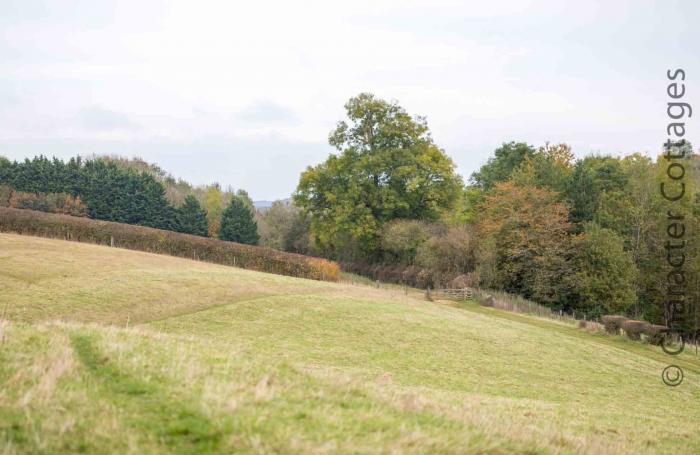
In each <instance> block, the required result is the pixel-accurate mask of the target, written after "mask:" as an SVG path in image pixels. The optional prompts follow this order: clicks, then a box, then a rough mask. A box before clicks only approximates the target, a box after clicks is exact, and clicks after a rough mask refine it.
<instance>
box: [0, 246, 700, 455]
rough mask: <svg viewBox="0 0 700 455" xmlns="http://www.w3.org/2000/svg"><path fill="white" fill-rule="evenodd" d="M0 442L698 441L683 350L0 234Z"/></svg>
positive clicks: (495, 450) (540, 444)
mask: <svg viewBox="0 0 700 455" xmlns="http://www.w3.org/2000/svg"><path fill="white" fill-rule="evenodd" d="M0 315H1V316H2V318H1V320H0V329H1V331H2V334H1V335H0V340H1V341H0V453H2V454H19V453H46V454H49V453H50V454H55V453H76V452H85V453H232V452H241V453H483V454H501V453H523V454H533V453H551V454H570V453H571V454H573V453H584V454H598V453H616V454H618V453H619V454H640V453H676V454H685V453H687V454H693V453H699V452H700V432H699V431H698V430H697V428H698V425H697V422H699V421H700V405H698V403H700V386H699V380H700V360H698V358H697V357H695V356H694V354H693V353H692V352H686V353H684V354H682V355H681V356H680V357H679V358H678V359H675V360H674V363H677V364H679V365H681V366H682V367H683V369H684V371H685V374H686V378H685V381H684V383H683V384H682V385H681V386H679V387H675V388H672V387H667V386H665V385H664V384H663V383H662V382H661V378H660V372H661V370H662V369H663V367H665V366H666V364H667V363H668V361H669V358H668V357H669V356H667V355H665V354H663V353H662V352H661V351H660V349H659V348H655V347H652V346H649V345H645V344H642V343H638V342H633V341H630V340H626V339H624V338H622V337H615V336H608V335H604V334H600V333H589V332H587V331H584V330H581V329H579V328H577V327H576V325H575V324H573V323H570V322H567V321H556V320H550V319H545V318H541V317H537V316H534V315H527V314H517V313H511V312H506V311H503V310H500V309H497V308H487V307H482V306H479V305H477V304H475V303H473V302H464V303H459V304H458V303H455V302H451V301H443V300H436V301H433V302H429V301H426V300H425V298H424V292H423V291H419V290H408V291H406V290H404V289H402V288H400V287H398V286H396V287H383V288H378V287H375V286H372V285H371V284H362V283H360V282H349V281H345V282H342V281H341V282H339V283H332V282H324V281H314V280H308V279H302V278H294V277H288V276H281V275H273V274H267V273H262V272H256V271H251V270H244V269H240V268H235V267H228V266H223V265H217V264H210V263H204V262H198V261H193V260H188V259H182V258H176V257H170V256H164V255H156V254H151V253H144V252H138V251H131V250H125V249H120V248H110V247H107V246H99V245H91V244H83V243H76V242H67V241H63V240H55V239H45V238H37V237H30V236H20V235H15V234H0Z"/></svg>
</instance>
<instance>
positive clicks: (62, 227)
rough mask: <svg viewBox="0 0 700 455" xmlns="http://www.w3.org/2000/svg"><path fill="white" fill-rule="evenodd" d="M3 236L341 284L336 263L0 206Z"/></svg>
mask: <svg viewBox="0 0 700 455" xmlns="http://www.w3.org/2000/svg"><path fill="white" fill-rule="evenodd" d="M0 232H14V233H17V234H28V235H35V236H40V237H49V238H56V239H63V240H72V241H77V242H85V243H96V244H98V245H110V246H115V247H120V248H127V249H130V250H138V251H146V252H149V253H158V254H167V255H170V256H178V257H183V258H188V259H195V260H200V261H206V262H213V263H216V264H223V265H232V266H237V267H241V268H244V269H250V270H257V271H260V272H268V273H276V274H278V275H288V276H294V277H299V278H309V279H313V280H325V281H338V280H339V279H340V268H339V267H338V264H337V263H335V262H331V261H327V260H325V259H319V258H312V257H309V256H304V255H301V254H294V253H285V252H282V251H277V250H272V249H269V248H263V247H258V246H252V245H242V244H239V243H234V242H226V241H223V240H216V239H212V238H208V237H199V236H196V235H190V234H181V233H178V232H172V231H164V230H162V229H155V228H149V227H145V226H134V225H130V224H123V223H115V222H111V221H100V220H94V219H89V218H79V217H73V216H68V215H60V214H55V213H44V212H38V211H34V210H23V209H15V208H9V207H0Z"/></svg>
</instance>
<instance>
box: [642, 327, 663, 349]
mask: <svg viewBox="0 0 700 455" xmlns="http://www.w3.org/2000/svg"><path fill="white" fill-rule="evenodd" d="M667 330H668V327H666V326H665V325H657V324H648V325H647V326H646V327H645V328H644V335H646V339H647V342H648V343H649V344H653V345H654V346H661V343H662V342H663V340H664V337H665V336H666V335H665V334H666V331H667Z"/></svg>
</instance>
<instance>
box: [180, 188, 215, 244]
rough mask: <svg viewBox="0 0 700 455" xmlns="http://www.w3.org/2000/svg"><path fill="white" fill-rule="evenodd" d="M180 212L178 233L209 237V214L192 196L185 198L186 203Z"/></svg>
mask: <svg viewBox="0 0 700 455" xmlns="http://www.w3.org/2000/svg"><path fill="white" fill-rule="evenodd" d="M177 211H178V226H177V231H178V232H184V233H186V234H194V235H201V236H203V237H206V236H207V233H208V231H209V223H208V222H207V212H206V211H205V210H204V209H203V208H202V206H201V205H200V204H199V201H197V198H195V197H194V196H192V195H191V194H189V195H187V197H186V198H185V203H184V204H183V205H182V207H180V208H178V209H177Z"/></svg>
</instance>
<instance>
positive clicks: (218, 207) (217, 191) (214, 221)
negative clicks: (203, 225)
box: [205, 184, 224, 238]
mask: <svg viewBox="0 0 700 455" xmlns="http://www.w3.org/2000/svg"><path fill="white" fill-rule="evenodd" d="M205 205H206V209H207V223H208V224H209V237H214V238H216V237H218V236H219V229H220V227H221V213H222V212H223V210H224V202H223V195H222V194H221V188H219V185H218V184H214V185H212V187H211V188H209V190H207V194H206V197H205Z"/></svg>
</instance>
